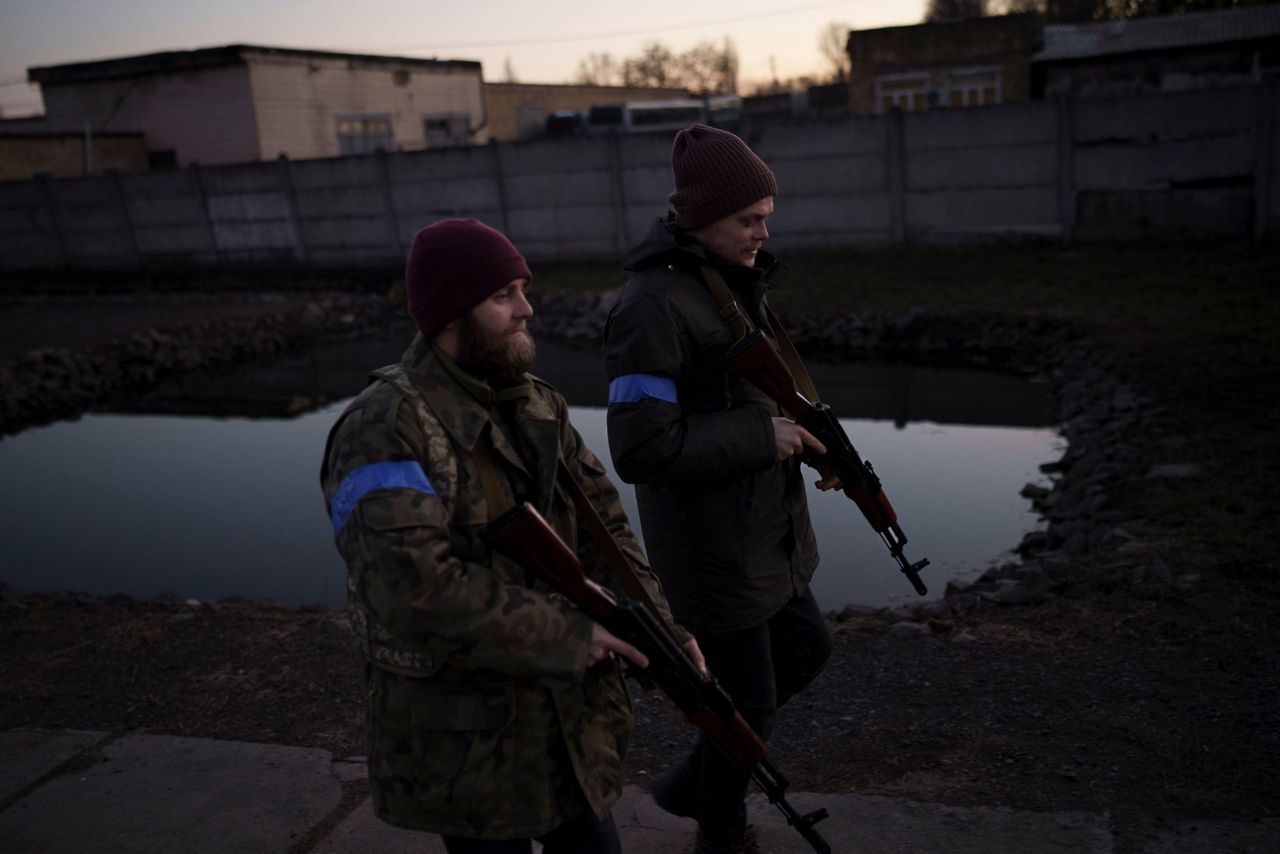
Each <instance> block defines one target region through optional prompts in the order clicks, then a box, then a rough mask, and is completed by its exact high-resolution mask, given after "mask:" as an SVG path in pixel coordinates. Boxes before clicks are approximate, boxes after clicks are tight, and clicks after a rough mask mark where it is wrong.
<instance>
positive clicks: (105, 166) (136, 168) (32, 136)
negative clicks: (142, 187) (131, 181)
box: [0, 132, 147, 181]
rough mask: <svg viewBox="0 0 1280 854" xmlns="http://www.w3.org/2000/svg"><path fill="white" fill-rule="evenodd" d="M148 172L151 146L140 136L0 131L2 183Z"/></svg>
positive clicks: (135, 134)
mask: <svg viewBox="0 0 1280 854" xmlns="http://www.w3.org/2000/svg"><path fill="white" fill-rule="evenodd" d="M146 169H147V144H146V141H145V140H144V139H143V137H142V134H140V133H105V134H96V135H94V134H84V133H17V132H0V181H26V180H28V179H30V178H34V177H36V176H38V175H48V176H49V177H51V178H79V177H83V176H86V175H102V174H103V173H105V172H108V171H115V172H122V173H123V172H142V171H145V170H146Z"/></svg>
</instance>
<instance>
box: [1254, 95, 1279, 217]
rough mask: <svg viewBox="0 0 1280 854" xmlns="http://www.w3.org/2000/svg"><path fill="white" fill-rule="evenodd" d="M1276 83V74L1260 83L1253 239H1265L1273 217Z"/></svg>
mask: <svg viewBox="0 0 1280 854" xmlns="http://www.w3.org/2000/svg"><path fill="white" fill-rule="evenodd" d="M1277 91H1280V87H1277V86H1276V81H1275V79H1274V78H1270V77H1267V78H1264V79H1263V81H1262V85H1261V86H1259V87H1258V109H1257V112H1256V113H1255V115H1256V116H1257V119H1256V122H1255V125H1254V134H1253V138H1254V141H1255V144H1256V146H1257V147H1256V148H1255V150H1254V153H1253V239H1254V240H1262V239H1263V238H1265V237H1266V236H1267V226H1268V225H1269V224H1270V220H1271V203H1272V199H1271V182H1272V180H1273V176H1274V169H1275V162H1274V152H1275V148H1276V117H1275V109H1276V107H1277V104H1276V100H1277V99H1276V92H1277Z"/></svg>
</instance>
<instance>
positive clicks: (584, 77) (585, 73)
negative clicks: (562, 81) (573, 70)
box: [574, 53, 622, 86]
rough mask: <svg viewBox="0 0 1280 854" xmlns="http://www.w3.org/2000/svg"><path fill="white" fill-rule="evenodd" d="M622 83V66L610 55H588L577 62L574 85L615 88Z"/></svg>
mask: <svg viewBox="0 0 1280 854" xmlns="http://www.w3.org/2000/svg"><path fill="white" fill-rule="evenodd" d="M621 81H622V66H620V65H619V64H618V61H617V60H616V59H614V58H613V54H610V53H592V54H588V55H587V58H586V59H583V60H580V61H579V62H578V73H577V75H576V76H575V77H574V82H575V83H580V84H583V85H586V86H616V85H618V83H620V82H621Z"/></svg>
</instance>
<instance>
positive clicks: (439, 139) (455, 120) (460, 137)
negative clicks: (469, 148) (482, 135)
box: [422, 113, 471, 148]
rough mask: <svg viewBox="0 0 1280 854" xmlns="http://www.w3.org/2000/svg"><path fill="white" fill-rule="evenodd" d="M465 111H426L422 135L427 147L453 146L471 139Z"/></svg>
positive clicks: (423, 118) (463, 143) (464, 143)
mask: <svg viewBox="0 0 1280 854" xmlns="http://www.w3.org/2000/svg"><path fill="white" fill-rule="evenodd" d="M468 122H469V117H468V116H467V114H466V113H426V114H424V115H423V117H422V136H423V139H424V141H425V142H426V146H427V148H453V147H454V146H458V145H466V144H467V143H468V142H470V141H471V132H470V130H469V128H468Z"/></svg>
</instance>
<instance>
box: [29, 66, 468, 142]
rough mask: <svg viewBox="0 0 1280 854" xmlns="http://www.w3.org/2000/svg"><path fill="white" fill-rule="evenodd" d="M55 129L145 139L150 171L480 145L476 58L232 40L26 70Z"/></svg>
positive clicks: (49, 127)
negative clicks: (437, 57) (303, 47)
mask: <svg viewBox="0 0 1280 854" xmlns="http://www.w3.org/2000/svg"><path fill="white" fill-rule="evenodd" d="M27 76H28V78H29V79H30V80H31V81H32V82H34V83H38V84H40V89H41V92H42V94H43V96H44V104H45V121H44V124H45V127H46V130H48V131H53V132H69V133H78V132H82V131H83V130H84V128H86V127H89V128H90V129H91V130H92V131H93V132H94V133H107V132H126V133H141V134H144V135H145V136H146V140H147V149H148V152H149V155H150V158H151V162H152V164H153V165H154V166H185V165H187V164H189V163H194V162H198V163H203V164H214V163H241V162H246V161H254V160H274V159H276V158H277V157H279V156H280V155H285V156H287V157H290V158H292V159H303V158H312V157H333V156H337V155H342V154H360V153H366V152H371V151H376V150H378V149H385V150H388V151H404V150H414V149H422V148H437V147H447V146H455V145H466V144H468V143H472V142H485V141H486V140H487V139H488V135H487V134H488V132H487V128H486V116H485V104H484V84H483V80H482V74H481V67H480V63H478V62H471V61H463V60H435V59H414V58H409V57H398V56H373V55H365V54H351V53H333V52H328V51H315V50H293V49H288V48H273V47H261V46H256V45H229V46H226V47H215V48H205V49H202V50H191V51H177V52H172V53H155V54H147V55H145V56H132V57H125V58H121V59H108V60H103V61H99V62H81V63H74V64H70V65H54V66H47V67H42V68H31V69H28V71H27Z"/></svg>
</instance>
